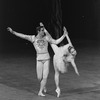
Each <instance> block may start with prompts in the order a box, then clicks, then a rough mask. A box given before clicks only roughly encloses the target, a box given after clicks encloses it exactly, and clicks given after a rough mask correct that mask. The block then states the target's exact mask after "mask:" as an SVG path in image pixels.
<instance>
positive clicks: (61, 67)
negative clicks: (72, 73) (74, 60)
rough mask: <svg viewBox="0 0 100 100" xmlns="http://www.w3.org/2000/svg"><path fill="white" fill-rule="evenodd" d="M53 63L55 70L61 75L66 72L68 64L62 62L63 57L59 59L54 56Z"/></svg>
mask: <svg viewBox="0 0 100 100" xmlns="http://www.w3.org/2000/svg"><path fill="white" fill-rule="evenodd" d="M54 63H55V66H54V67H56V69H57V70H58V71H60V72H61V73H65V72H67V67H68V65H69V64H68V63H67V62H65V61H64V57H60V56H58V55H54Z"/></svg>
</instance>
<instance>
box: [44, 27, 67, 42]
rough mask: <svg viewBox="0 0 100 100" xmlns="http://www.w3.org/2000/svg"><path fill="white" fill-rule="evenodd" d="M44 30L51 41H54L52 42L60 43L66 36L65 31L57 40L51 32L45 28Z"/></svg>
mask: <svg viewBox="0 0 100 100" xmlns="http://www.w3.org/2000/svg"><path fill="white" fill-rule="evenodd" d="M44 32H45V33H46V35H47V37H48V38H49V41H50V42H51V43H52V44H59V43H60V42H61V41H62V40H63V39H64V38H65V34H66V33H65V32H64V34H63V35H62V36H61V37H60V38H59V39H57V40H55V39H53V38H52V37H51V35H50V34H49V32H48V31H47V30H46V29H45V28H44Z"/></svg>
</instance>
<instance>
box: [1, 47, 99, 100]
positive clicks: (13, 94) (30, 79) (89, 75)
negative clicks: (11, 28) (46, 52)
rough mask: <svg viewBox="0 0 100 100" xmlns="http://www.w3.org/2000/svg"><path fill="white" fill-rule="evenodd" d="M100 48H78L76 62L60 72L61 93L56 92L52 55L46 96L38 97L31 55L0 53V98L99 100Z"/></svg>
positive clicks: (4, 99)
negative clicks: (73, 65) (62, 72)
mask: <svg viewBox="0 0 100 100" xmlns="http://www.w3.org/2000/svg"><path fill="white" fill-rule="evenodd" d="M99 51H100V48H99V47H97V48H92V47H86V48H85V47H84V48H79V49H77V52H78V54H77V57H76V65H77V68H78V70H79V73H80V76H77V75H76V74H75V72H74V69H73V67H72V66H71V65H70V66H69V67H68V72H67V73H65V74H61V75H60V87H61V96H60V98H59V99H58V98H57V97H56V93H55V83H54V69H53V65H52V58H51V63H50V74H49V77H48V82H47V90H48V91H47V94H46V97H39V96H37V93H38V90H39V83H38V80H37V78H36V69H35V65H36V62H35V61H36V60H35V57H33V56H30V55H16V54H15V55H14V54H13V55H12V56H11V55H10V54H8V55H1V57H0V100H94V99H95V100H100V52H99Z"/></svg>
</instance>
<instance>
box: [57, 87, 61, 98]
mask: <svg viewBox="0 0 100 100" xmlns="http://www.w3.org/2000/svg"><path fill="white" fill-rule="evenodd" d="M56 93H57V97H58V98H59V96H60V93H61V92H60V89H56Z"/></svg>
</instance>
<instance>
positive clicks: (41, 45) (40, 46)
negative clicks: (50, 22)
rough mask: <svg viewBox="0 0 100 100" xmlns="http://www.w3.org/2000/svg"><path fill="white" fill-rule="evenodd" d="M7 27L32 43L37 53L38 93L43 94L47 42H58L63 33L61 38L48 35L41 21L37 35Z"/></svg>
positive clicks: (47, 68)
mask: <svg viewBox="0 0 100 100" xmlns="http://www.w3.org/2000/svg"><path fill="white" fill-rule="evenodd" d="M7 29H8V31H10V32H11V33H12V34H14V35H16V36H18V37H20V38H23V39H26V40H28V41H30V42H31V43H33V45H34V47H35V50H36V53H37V66H36V71H37V78H38V79H39V81H40V90H39V93H38V95H39V96H45V95H44V94H43V92H42V91H43V90H44V92H46V82H47V77H48V74H49V63H50V55H49V52H48V42H49V43H52V44H58V43H60V42H61V41H62V40H63V38H64V37H65V35H64V34H63V36H62V37H61V38H59V39H57V40H54V39H53V38H52V37H51V36H50V35H48V34H46V33H47V30H46V29H45V28H44V26H43V24H42V23H40V26H39V27H37V36H35V35H25V34H22V33H18V32H15V31H13V30H12V29H11V28H10V27H8V28H7Z"/></svg>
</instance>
